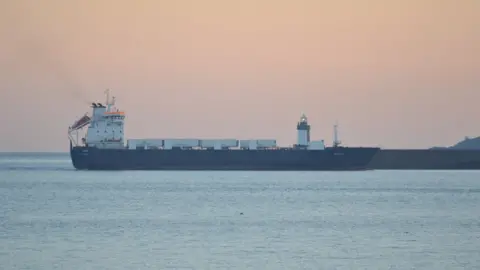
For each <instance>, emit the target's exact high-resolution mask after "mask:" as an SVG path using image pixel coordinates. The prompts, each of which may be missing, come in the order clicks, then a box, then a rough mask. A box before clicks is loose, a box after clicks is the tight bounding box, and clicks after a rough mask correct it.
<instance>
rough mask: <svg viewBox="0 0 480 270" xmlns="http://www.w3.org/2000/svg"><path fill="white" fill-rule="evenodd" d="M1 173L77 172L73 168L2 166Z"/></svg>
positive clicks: (0, 167)
mask: <svg viewBox="0 0 480 270" xmlns="http://www.w3.org/2000/svg"><path fill="white" fill-rule="evenodd" d="M0 171H75V168H74V167H73V166H72V167H23V166H6V167H4V166H0Z"/></svg>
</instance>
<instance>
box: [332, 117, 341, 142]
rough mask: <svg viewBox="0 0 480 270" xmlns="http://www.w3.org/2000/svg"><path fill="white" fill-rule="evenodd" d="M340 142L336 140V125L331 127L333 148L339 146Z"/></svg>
mask: <svg viewBox="0 0 480 270" xmlns="http://www.w3.org/2000/svg"><path fill="white" fill-rule="evenodd" d="M340 143H341V142H340V141H339V140H338V123H335V125H333V147H338V146H340Z"/></svg>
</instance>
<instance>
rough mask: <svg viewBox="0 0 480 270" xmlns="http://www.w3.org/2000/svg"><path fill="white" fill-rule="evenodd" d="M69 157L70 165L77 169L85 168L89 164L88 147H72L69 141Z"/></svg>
mask: <svg viewBox="0 0 480 270" xmlns="http://www.w3.org/2000/svg"><path fill="white" fill-rule="evenodd" d="M70 158H71V160H72V165H73V167H74V168H75V169H77V170H87V169H88V167H89V166H88V164H89V149H88V147H83V146H75V147H72V144H71V143H70Z"/></svg>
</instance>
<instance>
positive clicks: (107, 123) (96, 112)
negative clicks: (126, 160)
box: [69, 89, 125, 148]
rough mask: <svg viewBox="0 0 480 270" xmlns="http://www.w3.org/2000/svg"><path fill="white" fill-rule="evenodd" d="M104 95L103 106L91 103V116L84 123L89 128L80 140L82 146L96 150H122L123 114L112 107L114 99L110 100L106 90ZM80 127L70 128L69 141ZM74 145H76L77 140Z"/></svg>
mask: <svg viewBox="0 0 480 270" xmlns="http://www.w3.org/2000/svg"><path fill="white" fill-rule="evenodd" d="M105 94H106V96H107V100H106V103H105V105H104V104H101V103H92V106H91V108H92V116H91V117H89V121H88V123H86V124H89V126H88V129H87V133H86V134H85V138H84V139H83V140H82V141H83V144H85V145H86V146H91V147H97V148H124V147H125V145H124V134H123V133H124V120H125V113H124V112H122V111H119V110H118V109H116V108H114V107H113V106H114V105H115V97H112V98H110V95H109V90H108V89H107V90H106V91H105ZM77 122H78V121H77ZM83 126H85V125H82V126H81V127H83ZM81 127H77V125H74V126H72V127H70V129H69V136H70V139H72V138H73V136H72V134H73V133H74V132H78V130H79V129H80V128H81ZM77 134H78V133H77ZM75 143H76V144H78V143H79V142H78V140H77V141H75Z"/></svg>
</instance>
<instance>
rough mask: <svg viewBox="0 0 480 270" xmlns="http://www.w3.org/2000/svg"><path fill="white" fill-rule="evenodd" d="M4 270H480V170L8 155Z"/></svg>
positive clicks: (1, 177)
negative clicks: (209, 165) (165, 168)
mask: <svg viewBox="0 0 480 270" xmlns="http://www.w3.org/2000/svg"><path fill="white" fill-rule="evenodd" d="M0 269H480V171H463V172H455V171H369V172H81V171H75V170H73V168H72V166H71V163H70V160H69V157H68V155H53V154H49V155H45V154H21V155H20V154H14V155H13V154H0Z"/></svg>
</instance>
